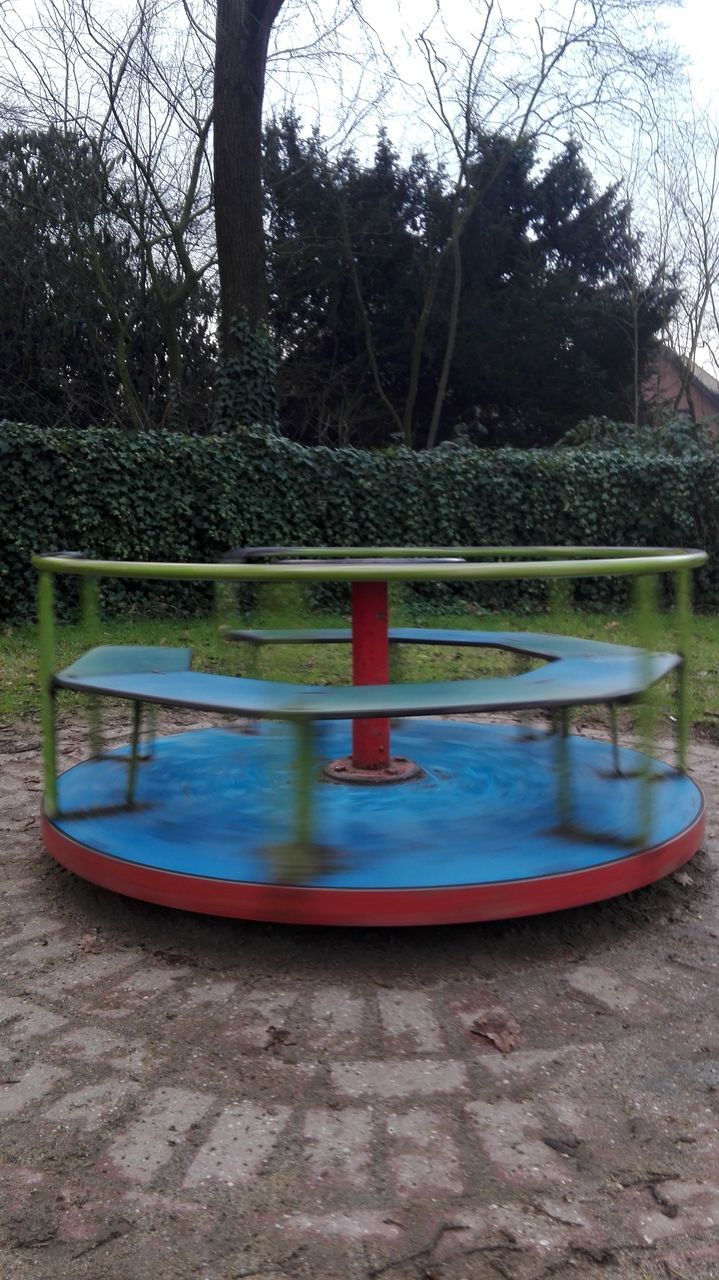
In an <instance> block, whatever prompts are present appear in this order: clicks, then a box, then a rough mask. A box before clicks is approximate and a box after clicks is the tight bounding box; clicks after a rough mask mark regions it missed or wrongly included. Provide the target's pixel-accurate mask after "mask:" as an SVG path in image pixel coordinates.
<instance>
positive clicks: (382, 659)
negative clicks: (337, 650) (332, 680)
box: [352, 582, 390, 769]
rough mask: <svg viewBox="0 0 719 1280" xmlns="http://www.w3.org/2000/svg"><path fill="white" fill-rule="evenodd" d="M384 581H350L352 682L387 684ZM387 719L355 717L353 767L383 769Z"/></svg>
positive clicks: (386, 755) (387, 747) (384, 767)
mask: <svg viewBox="0 0 719 1280" xmlns="http://www.w3.org/2000/svg"><path fill="white" fill-rule="evenodd" d="M388 682H389V638H388V634H387V583H386V582H353V583H352V683H353V684H360V685H361V684H388ZM389 760H390V752H389V720H387V719H383V720H354V721H353V723H352V763H353V765H354V767H355V768H356V769H386V768H387V766H388V764H389Z"/></svg>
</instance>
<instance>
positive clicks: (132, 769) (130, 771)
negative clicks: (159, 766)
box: [125, 702, 142, 805]
mask: <svg viewBox="0 0 719 1280" xmlns="http://www.w3.org/2000/svg"><path fill="white" fill-rule="evenodd" d="M141 725H142V703H141V702H133V704H132V736H131V738H130V759H129V761H128V764H127V789H126V792H125V800H126V802H127V804H128V805H133V804H134V803H135V783H136V782H137V759H138V755H139V751H140V726H141Z"/></svg>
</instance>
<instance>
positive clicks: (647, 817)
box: [636, 574, 659, 845]
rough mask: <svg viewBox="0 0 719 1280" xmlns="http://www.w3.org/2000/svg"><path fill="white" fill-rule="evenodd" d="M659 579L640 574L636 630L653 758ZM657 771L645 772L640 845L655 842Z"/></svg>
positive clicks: (646, 751) (645, 731) (640, 719)
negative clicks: (653, 658)
mask: <svg viewBox="0 0 719 1280" xmlns="http://www.w3.org/2000/svg"><path fill="white" fill-rule="evenodd" d="M658 585H659V583H658V578H657V576H656V574H640V576H639V577H638V578H637V580H636V630H637V639H638V641H639V644H640V646H641V649H642V656H643V663H644V685H645V687H644V692H643V693H642V694H641V695H640V697H639V698H638V699H637V702H636V706H637V717H636V719H637V734H638V738H639V749H640V751H641V752H642V755H644V756H645V757H646V756H649V757H651V756H652V755H653V754H654V751H655V749H656V698H655V694H654V689H653V686H652V685H651V683H650V677H651V651H652V645H653V643H654V637H655V635H656V630H657V626H656V624H657V597H658ZM653 777H654V774H653V771H652V768H651V765H647V766H646V767H645V768H644V769H643V770H642V776H641V779H640V792H639V835H638V841H639V843H640V845H647V844H648V843H649V841H650V839H651V829H652V814H653V807H654V806H653V795H652V787H653V785H654V784H653Z"/></svg>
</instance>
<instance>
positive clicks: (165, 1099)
mask: <svg viewBox="0 0 719 1280" xmlns="http://www.w3.org/2000/svg"><path fill="white" fill-rule="evenodd" d="M212 1103H213V1098H212V1096H211V1095H209V1094H206V1093H198V1092H197V1091H195V1090H191V1089H174V1088H162V1089H157V1090H156V1091H155V1093H154V1094H153V1096H152V1097H151V1098H150V1100H149V1101H148V1102H146V1103H145V1105H144V1106H143V1107H142V1109H141V1111H140V1114H139V1115H138V1116H137V1118H136V1119H135V1120H133V1121H132V1123H131V1124H129V1125H128V1127H127V1129H126V1130H125V1131H124V1133H122V1134H120V1135H118V1137H116V1138H115V1139H114V1140H113V1142H111V1144H110V1146H109V1148H108V1154H109V1156H110V1159H111V1161H112V1163H113V1165H114V1166H115V1168H116V1169H117V1170H118V1172H119V1173H121V1174H122V1175H123V1177H125V1178H127V1179H128V1180H129V1181H132V1182H139V1183H140V1184H141V1185H143V1186H144V1185H147V1184H149V1183H150V1182H152V1181H153V1179H154V1178H155V1177H156V1176H157V1174H158V1173H159V1171H160V1170H161V1169H162V1167H163V1166H164V1165H165V1164H167V1163H168V1161H169V1160H171V1159H172V1156H173V1155H174V1152H175V1147H176V1146H177V1143H178V1142H179V1141H180V1140H181V1139H182V1138H184V1137H185V1136H186V1134H187V1131H188V1130H189V1128H190V1126H191V1125H192V1124H195V1123H196V1122H198V1121H200V1120H202V1119H203V1117H204V1116H205V1115H206V1114H207V1112H208V1111H209V1110H210V1108H211V1106H212Z"/></svg>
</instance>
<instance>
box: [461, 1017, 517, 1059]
mask: <svg viewBox="0 0 719 1280" xmlns="http://www.w3.org/2000/svg"><path fill="white" fill-rule="evenodd" d="M470 1031H471V1032H472V1035H474V1036H484V1038H485V1040H489V1041H491V1043H492V1044H493V1045H494V1047H495V1048H496V1049H499V1052H500V1053H511V1052H512V1050H513V1049H516V1047H517V1045H518V1044H519V1040H520V1037H521V1034H522V1028H521V1027H520V1025H519V1023H518V1022H515V1020H514V1018H513V1017H512V1015H511V1014H510V1013H507V1010H506V1009H502V1008H500V1007H499V1006H497V1007H496V1008H494V1009H485V1010H484V1012H483V1013H480V1014H479V1016H478V1017H477V1018H475V1020H474V1022H473V1023H472V1025H471V1027H470Z"/></svg>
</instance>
